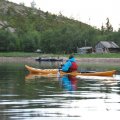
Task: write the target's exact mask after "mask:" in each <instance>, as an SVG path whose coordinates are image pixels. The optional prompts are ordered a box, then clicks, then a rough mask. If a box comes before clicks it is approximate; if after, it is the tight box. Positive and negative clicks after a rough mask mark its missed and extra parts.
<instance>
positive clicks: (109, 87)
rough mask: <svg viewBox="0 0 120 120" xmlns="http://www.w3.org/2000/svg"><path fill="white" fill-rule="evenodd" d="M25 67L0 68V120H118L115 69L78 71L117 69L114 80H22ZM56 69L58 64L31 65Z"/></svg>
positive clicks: (119, 93) (101, 67)
mask: <svg viewBox="0 0 120 120" xmlns="http://www.w3.org/2000/svg"><path fill="white" fill-rule="evenodd" d="M25 64H26V63H21V64H18V63H14V64H13V63H5V64H4V63H2V64H0V120H31V119H32V120H40V119H42V120H43V119H45V120H48V119H50V120H51V119H53V120H56V119H64V120H75V119H78V120H88V119H89V120H91V119H92V120H96V119H97V120H98V119H110V120H113V119H119V116H120V115H119V114H120V80H119V78H120V76H119V66H118V65H97V66H96V65H90V64H89V65H86V64H85V65H83V66H81V67H79V69H80V70H83V71H88V70H93V71H103V70H112V69H116V70H118V72H117V80H116V79H115V80H109V79H107V80H106V79H101V80H100V79H99V80H98V79H95V78H94V79H92V78H90V79H88V78H86V79H80V78H79V79H78V78H77V79H76V78H73V77H72V76H64V77H62V78H57V77H54V78H51V77H33V78H31V79H25V77H26V76H27V75H28V71H27V70H26V69H25V67H24V65H25ZM29 65H32V66H34V67H41V68H57V67H58V65H59V64H58V63H41V64H38V63H36V64H32V63H31V64H30V63H29Z"/></svg>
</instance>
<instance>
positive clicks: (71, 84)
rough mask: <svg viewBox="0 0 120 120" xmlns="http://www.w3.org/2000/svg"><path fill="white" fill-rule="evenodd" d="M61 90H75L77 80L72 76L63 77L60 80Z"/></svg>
mask: <svg viewBox="0 0 120 120" xmlns="http://www.w3.org/2000/svg"><path fill="white" fill-rule="evenodd" d="M60 81H61V84H62V86H63V88H64V89H65V90H67V91H75V90H76V88H77V78H76V77H75V76H72V75H64V76H63V77H62V78H61V79H60Z"/></svg>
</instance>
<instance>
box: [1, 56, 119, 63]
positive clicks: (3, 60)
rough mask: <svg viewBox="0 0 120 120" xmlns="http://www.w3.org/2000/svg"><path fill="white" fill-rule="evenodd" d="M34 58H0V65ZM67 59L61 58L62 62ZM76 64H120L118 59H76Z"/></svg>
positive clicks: (33, 59) (33, 58)
mask: <svg viewBox="0 0 120 120" xmlns="http://www.w3.org/2000/svg"><path fill="white" fill-rule="evenodd" d="M35 59H36V57H0V63H2V62H11V63H12V62H18V63H19V62H36V61H35ZM66 60H67V58H65V57H64V58H63V62H64V61H66ZM76 61H77V62H87V63H101V62H103V63H120V58H80V59H78V58H76Z"/></svg>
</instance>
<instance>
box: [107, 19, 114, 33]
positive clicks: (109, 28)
mask: <svg viewBox="0 0 120 120" xmlns="http://www.w3.org/2000/svg"><path fill="white" fill-rule="evenodd" d="M106 20H107V22H106V32H113V27H112V25H111V24H110V21H109V18H107V19H106Z"/></svg>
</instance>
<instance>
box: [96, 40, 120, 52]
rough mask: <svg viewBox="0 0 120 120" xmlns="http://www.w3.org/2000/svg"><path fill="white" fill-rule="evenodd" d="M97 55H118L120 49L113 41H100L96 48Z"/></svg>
mask: <svg viewBox="0 0 120 120" xmlns="http://www.w3.org/2000/svg"><path fill="white" fill-rule="evenodd" d="M95 52H96V53H117V52H120V47H119V46H118V45H117V44H116V43H115V42H112V41H100V42H98V43H97V44H96V46H95Z"/></svg>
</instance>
